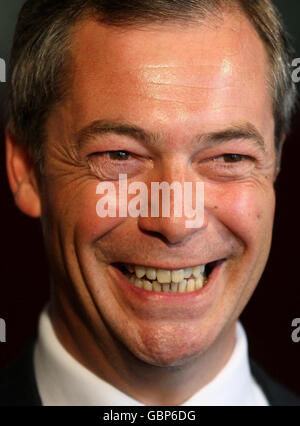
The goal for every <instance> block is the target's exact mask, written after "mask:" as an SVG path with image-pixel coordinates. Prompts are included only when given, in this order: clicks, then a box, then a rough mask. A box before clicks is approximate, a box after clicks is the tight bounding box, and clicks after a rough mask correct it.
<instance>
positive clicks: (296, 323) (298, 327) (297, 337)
mask: <svg viewBox="0 0 300 426" xmlns="http://www.w3.org/2000/svg"><path fill="white" fill-rule="evenodd" d="M292 327H295V329H294V330H293V332H292V341H293V342H294V343H299V342H300V318H295V319H293V321H292Z"/></svg>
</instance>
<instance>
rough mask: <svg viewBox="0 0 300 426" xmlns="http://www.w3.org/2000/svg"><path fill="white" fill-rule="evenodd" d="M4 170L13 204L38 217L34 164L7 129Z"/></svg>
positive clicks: (38, 200)
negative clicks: (5, 170)
mask: <svg viewBox="0 0 300 426" xmlns="http://www.w3.org/2000/svg"><path fill="white" fill-rule="evenodd" d="M5 142H6V169H7V176H8V181H9V185H10V189H11V191H12V193H13V196H14V199H15V203H16V205H17V206H18V207H19V209H20V210H21V211H22V212H23V213H25V214H27V215H28V216H31V217H35V218H37V217H40V215H41V202H40V194H39V187H38V181H37V177H36V173H35V170H34V162H33V161H32V158H31V156H30V155H29V153H28V152H27V150H26V149H25V148H24V147H23V146H22V144H20V143H18V141H17V140H16V138H15V137H14V136H13V134H12V132H11V131H10V129H9V126H8V127H7V128H6V132H5Z"/></svg>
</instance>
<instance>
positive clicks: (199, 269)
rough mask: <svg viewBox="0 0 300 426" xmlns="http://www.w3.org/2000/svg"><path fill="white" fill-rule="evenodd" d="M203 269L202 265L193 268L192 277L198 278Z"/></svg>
mask: <svg viewBox="0 0 300 426" xmlns="http://www.w3.org/2000/svg"><path fill="white" fill-rule="evenodd" d="M204 269H205V266H204V265H201V266H195V267H194V268H193V275H194V277H195V278H198V277H199V276H200V274H203V272H204Z"/></svg>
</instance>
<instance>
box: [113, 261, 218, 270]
mask: <svg viewBox="0 0 300 426" xmlns="http://www.w3.org/2000/svg"><path fill="white" fill-rule="evenodd" d="M224 260H226V259H218V260H216V259H212V260H208V261H206V262H203V263H195V264H193V265H190V264H189V265H188V264H185V265H174V264H172V265H171V264H167V263H164V264H162V263H156V264H155V265H146V264H145V263H137V262H134V263H133V262H118V263H116V264H115V265H132V266H140V267H144V268H153V269H164V270H168V271H177V270H179V269H187V268H195V267H196V266H202V265H207V264H208V263H213V262H223V261H224ZM113 266H114V265H113Z"/></svg>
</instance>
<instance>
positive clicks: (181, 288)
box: [178, 280, 186, 293]
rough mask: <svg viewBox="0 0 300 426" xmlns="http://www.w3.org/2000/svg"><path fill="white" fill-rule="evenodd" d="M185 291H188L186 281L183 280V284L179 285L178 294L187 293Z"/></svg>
mask: <svg viewBox="0 0 300 426" xmlns="http://www.w3.org/2000/svg"><path fill="white" fill-rule="evenodd" d="M185 289H186V280H182V281H181V283H179V286H178V292H179V293H185Z"/></svg>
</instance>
